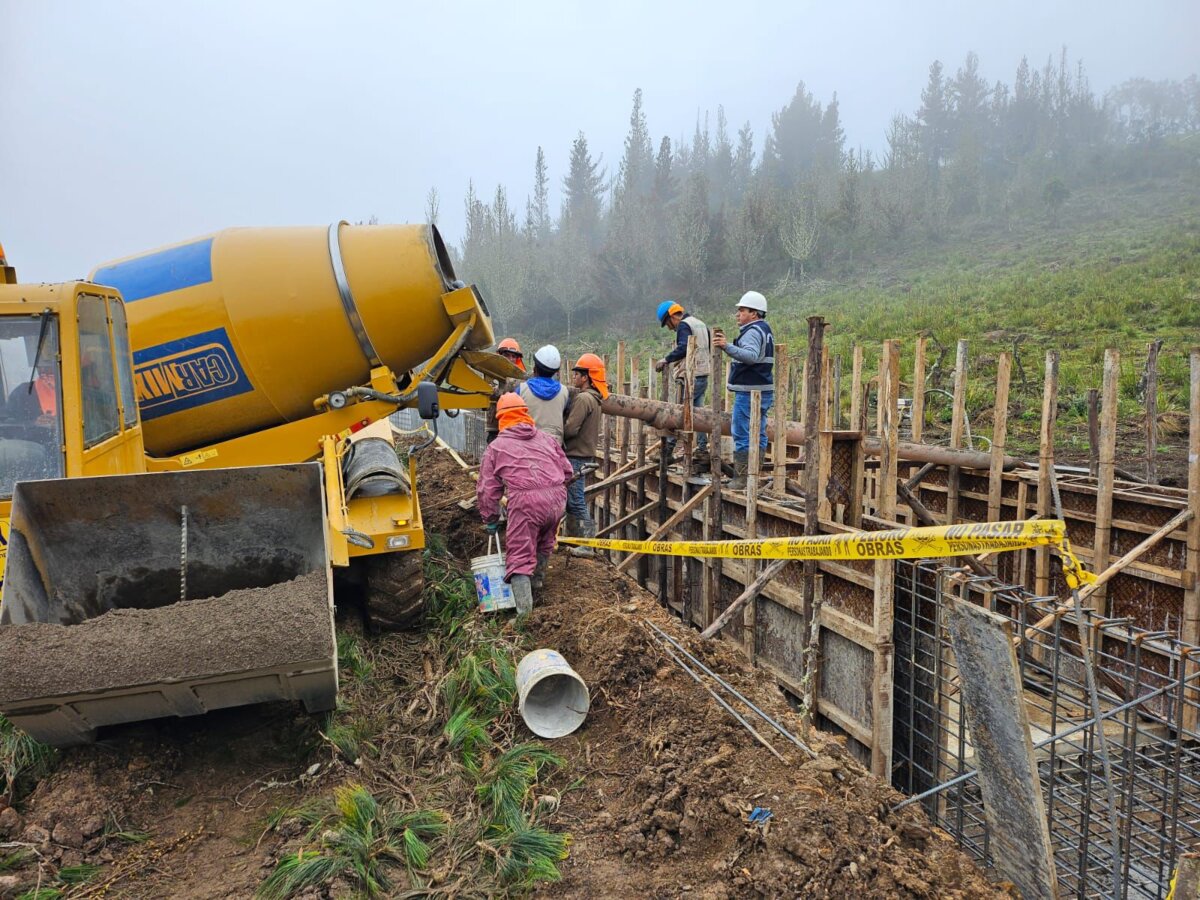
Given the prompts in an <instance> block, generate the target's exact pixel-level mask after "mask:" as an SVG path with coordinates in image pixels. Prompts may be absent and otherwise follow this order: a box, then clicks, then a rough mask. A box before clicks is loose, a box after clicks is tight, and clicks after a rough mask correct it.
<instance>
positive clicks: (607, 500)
mask: <svg viewBox="0 0 1200 900" xmlns="http://www.w3.org/2000/svg"><path fill="white" fill-rule="evenodd" d="M608 362H609V360H608V357H607V356H605V357H604V371H606V372H607V371H608V370H609V369H608ZM617 377H618V378H619V377H620V375H619V374H618V376H617ZM613 418H614V417H613V416H605V417H604V429H603V436H602V438H601V440H602V442H603V444H604V464H603V465H604V477H605V478H607V477H608V476H609V475H611V474H612V473H613V470H614V469H615V468H617V467H616V466H615V465H614V464H613V458H612V446H613V440H612V438H613V434H612V430H613ZM592 518H593V519H595V521H596V526H597V527H598V528H601V527H602V528H607V527H608V526H609V525H611V524H612V523H613V521H614V519H613V496H612V488H610V487H608V488H605V489H604V519H603V521H601V519H600V517H599V516H593V517H592ZM608 558H609V560H610V561H611V560H614V559H615V558H616V554H615V553H612V552H610V553H609V554H608Z"/></svg>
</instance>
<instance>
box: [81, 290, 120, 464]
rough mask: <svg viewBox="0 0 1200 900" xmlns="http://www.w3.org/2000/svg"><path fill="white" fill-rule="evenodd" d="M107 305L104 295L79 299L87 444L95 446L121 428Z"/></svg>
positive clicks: (85, 439) (84, 433)
mask: <svg viewBox="0 0 1200 900" xmlns="http://www.w3.org/2000/svg"><path fill="white" fill-rule="evenodd" d="M105 306H106V304H105V302H104V298H103V297H92V296H81V297H80V298H79V387H80V392H81V394H82V398H83V446H84V447H91V446H94V445H95V444H98V443H100V442H101V441H103V440H106V439H108V438H110V437H112V436H113V435H114V434H116V433H117V432H118V431H119V430H120V422H121V419H120V413H119V411H118V409H117V385H116V380H115V378H114V376H113V349H112V341H111V339H110V332H109V330H108V312H107V310H106V309H105Z"/></svg>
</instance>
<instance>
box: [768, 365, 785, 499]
mask: <svg viewBox="0 0 1200 900" xmlns="http://www.w3.org/2000/svg"><path fill="white" fill-rule="evenodd" d="M787 391H788V355H787V345H786V344H776V345H775V406H774V407H773V408H772V410H771V412H772V414H773V415H774V416H775V443H774V445H773V446H772V448H771V475H772V479H771V488H772V490H774V491H775V493H777V494H779V495H781V496H782V495H783V494H786V493H787V484H786V482H787V420H786V419H785V418H784V417H785V416H786V414H787V406H786V404H784V403H783V402H782V400H783V398H784V397H786V396H787Z"/></svg>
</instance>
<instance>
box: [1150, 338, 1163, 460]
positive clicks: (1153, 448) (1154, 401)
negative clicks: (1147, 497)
mask: <svg viewBox="0 0 1200 900" xmlns="http://www.w3.org/2000/svg"><path fill="white" fill-rule="evenodd" d="M1162 345H1163V342H1162V341H1161V340H1157V341H1151V342H1150V345H1149V346H1148V347H1147V348H1146V483H1147V484H1158V351H1159V350H1161V349H1162Z"/></svg>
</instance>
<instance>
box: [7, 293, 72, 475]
mask: <svg viewBox="0 0 1200 900" xmlns="http://www.w3.org/2000/svg"><path fill="white" fill-rule="evenodd" d="M58 351H59V346H58V318H57V317H56V316H53V315H51V314H50V313H49V312H46V313H42V314H39V315H32V316H3V317H0V382H2V390H0V497H3V498H5V499H7V498H9V497H12V493H13V485H14V484H16V483H17V482H18V481H37V480H40V479H43V478H61V477H62V476H63V474H64V462H63V439H62V386H61V383H60V382H61V379H60V377H59V376H60V374H61V370H60V358H59V352H58Z"/></svg>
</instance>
